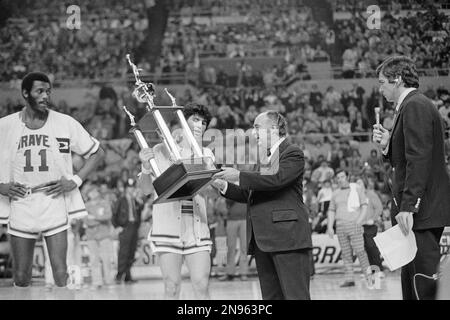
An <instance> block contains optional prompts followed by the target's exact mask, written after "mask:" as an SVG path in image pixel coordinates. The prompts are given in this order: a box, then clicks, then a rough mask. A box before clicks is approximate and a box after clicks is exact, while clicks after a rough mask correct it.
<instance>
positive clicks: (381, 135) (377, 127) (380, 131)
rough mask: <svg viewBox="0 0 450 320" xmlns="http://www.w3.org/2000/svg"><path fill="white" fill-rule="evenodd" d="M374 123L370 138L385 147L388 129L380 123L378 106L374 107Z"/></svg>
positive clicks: (387, 139) (387, 140)
mask: <svg viewBox="0 0 450 320" xmlns="http://www.w3.org/2000/svg"><path fill="white" fill-rule="evenodd" d="M375 118H376V124H374V125H373V134H372V140H373V142H375V143H376V144H378V145H379V146H380V147H381V148H383V149H384V148H386V147H387V145H388V142H389V130H387V129H385V128H383V126H382V125H381V124H380V108H375Z"/></svg>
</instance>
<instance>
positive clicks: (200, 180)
mask: <svg viewBox="0 0 450 320" xmlns="http://www.w3.org/2000/svg"><path fill="white" fill-rule="evenodd" d="M126 58H127V60H128V63H129V64H130V66H131V67H132V69H133V73H134V77H135V79H136V83H135V89H134V91H133V96H134V97H135V98H136V99H137V100H138V101H139V102H140V103H145V105H146V108H147V114H146V115H145V116H144V117H143V118H142V119H141V123H140V124H142V121H144V120H145V119H146V118H147V115H149V114H150V115H151V116H153V118H154V120H155V122H156V125H157V127H158V130H157V132H158V135H159V137H160V138H161V139H162V141H163V143H164V145H165V147H166V148H167V150H168V152H169V154H170V158H171V160H172V161H173V164H172V165H171V166H170V167H169V168H167V170H165V171H163V172H162V170H160V169H159V168H158V165H157V163H156V161H155V159H151V160H150V165H151V168H152V171H153V173H154V175H155V178H154V180H153V187H154V188H155V191H156V193H157V198H156V199H155V201H154V203H165V202H171V201H178V200H185V199H191V198H192V197H193V196H194V195H195V194H196V193H197V192H198V191H200V189H201V188H202V187H204V186H206V185H208V184H209V183H210V182H211V177H212V176H213V175H214V174H215V173H217V172H219V171H220V170H219V169H216V167H215V165H214V163H213V160H212V159H211V158H210V157H205V156H204V155H203V152H202V148H201V147H200V146H199V144H198V143H197V141H196V139H195V138H194V135H193V134H192V131H191V130H190V128H189V125H188V123H187V121H186V118H185V117H184V114H183V112H182V110H183V107H181V106H178V105H177V104H176V101H175V98H174V97H173V96H172V95H171V94H170V93H169V91H168V90H167V89H165V92H166V93H167V95H168V96H169V98H170V100H171V101H172V106H156V105H155V104H154V102H153V100H154V97H155V87H154V85H153V84H152V83H145V82H143V81H142V80H141V79H140V75H139V71H140V69H138V68H137V66H136V65H135V64H134V63H133V62H132V61H131V59H130V55H129V54H127V55H126ZM123 109H124V111H125V112H126V114H127V115H128V117H129V118H130V124H131V127H132V128H131V130H130V133H133V135H134V136H135V138H136V140H137V142H138V144H139V147H140V148H141V149H143V148H148V147H149V145H148V143H147V141H146V140H145V138H144V135H143V131H142V130H141V125H139V124H136V122H135V120H134V116H133V115H132V114H131V113H130V112H129V111H128V109H127V108H126V107H125V106H124V107H123ZM161 111H172V112H175V114H176V117H177V118H178V120H179V122H180V124H181V128H182V130H183V132H184V134H185V137H186V138H187V140H188V143H189V145H190V146H191V149H192V150H193V157H190V158H188V159H183V158H182V157H181V154H180V152H179V150H178V146H177V144H176V142H175V140H174V138H173V137H172V133H171V132H170V129H169V127H168V126H167V124H166V122H165V121H164V118H163V116H162V114H161ZM211 168H213V169H211Z"/></svg>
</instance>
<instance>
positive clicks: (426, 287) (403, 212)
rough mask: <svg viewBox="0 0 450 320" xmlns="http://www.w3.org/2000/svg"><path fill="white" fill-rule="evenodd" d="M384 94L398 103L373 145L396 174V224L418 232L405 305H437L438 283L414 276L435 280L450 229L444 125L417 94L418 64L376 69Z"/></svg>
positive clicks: (406, 274) (407, 270) (394, 60)
mask: <svg viewBox="0 0 450 320" xmlns="http://www.w3.org/2000/svg"><path fill="white" fill-rule="evenodd" d="M377 74H378V80H379V83H380V92H381V93H382V94H383V96H384V97H385V98H386V100H388V101H390V102H394V108H395V111H396V112H395V117H394V124H393V128H392V130H391V131H390V132H389V131H388V130H386V129H385V128H383V127H382V126H381V125H377V124H375V125H374V131H373V141H374V142H375V143H377V144H379V145H380V146H381V147H382V151H383V154H384V156H385V158H386V159H387V160H389V161H390V163H391V165H392V168H393V175H394V177H393V181H394V183H393V186H392V196H393V205H392V209H391V216H392V221H393V222H394V224H395V223H398V224H399V227H400V229H401V230H402V232H403V233H404V234H405V235H407V234H408V233H409V232H411V230H412V232H414V235H415V237H416V242H417V253H416V257H415V258H414V260H413V261H412V262H410V263H409V264H407V265H406V266H404V267H403V268H402V272H401V282H402V293H403V299H405V300H406V299H434V298H435V295H436V282H435V281H433V280H429V279H426V278H422V277H420V278H419V277H416V283H415V285H416V288H417V294H418V297H416V294H415V290H414V275H416V274H419V273H422V274H425V275H428V276H432V275H434V274H435V273H436V272H437V270H438V265H439V260H440V247H439V241H440V238H441V235H442V232H443V230H444V227H445V226H448V225H450V178H449V176H448V173H447V171H446V167H445V154H444V127H443V120H442V117H441V116H440V114H439V112H438V110H437V108H436V107H435V106H434V105H433V103H432V102H431V101H430V100H429V99H428V98H427V97H426V96H424V95H423V94H422V93H420V92H419V91H418V90H417V88H419V77H418V75H417V70H416V67H415V65H414V62H413V61H412V60H411V59H410V58H408V57H405V56H395V57H390V58H388V59H386V60H385V61H384V62H383V63H382V64H381V65H380V66H379V67H378V69H377Z"/></svg>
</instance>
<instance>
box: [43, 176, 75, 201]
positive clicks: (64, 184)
mask: <svg viewBox="0 0 450 320" xmlns="http://www.w3.org/2000/svg"><path fill="white" fill-rule="evenodd" d="M75 188H77V184H76V183H75V181H73V180H67V179H66V178H64V177H62V178H61V180H56V181H52V182H51V183H50V185H49V187H48V188H47V190H46V191H45V194H46V195H48V196H50V195H53V196H52V198H57V197H59V196H60V195H61V194H64V193H65V192H69V191H72V190H73V189H75Z"/></svg>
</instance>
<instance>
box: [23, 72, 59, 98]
mask: <svg viewBox="0 0 450 320" xmlns="http://www.w3.org/2000/svg"><path fill="white" fill-rule="evenodd" d="M34 81H42V82H47V83H48V84H50V86H51V85H52V84H51V82H50V79H49V78H48V76H47V75H46V74H45V73H42V72H30V73H28V74H27V75H26V76H25V77H23V79H22V95H23V91H24V90H25V91H26V92H28V93H29V92H30V91H31V88H32V87H33V82H34Z"/></svg>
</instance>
